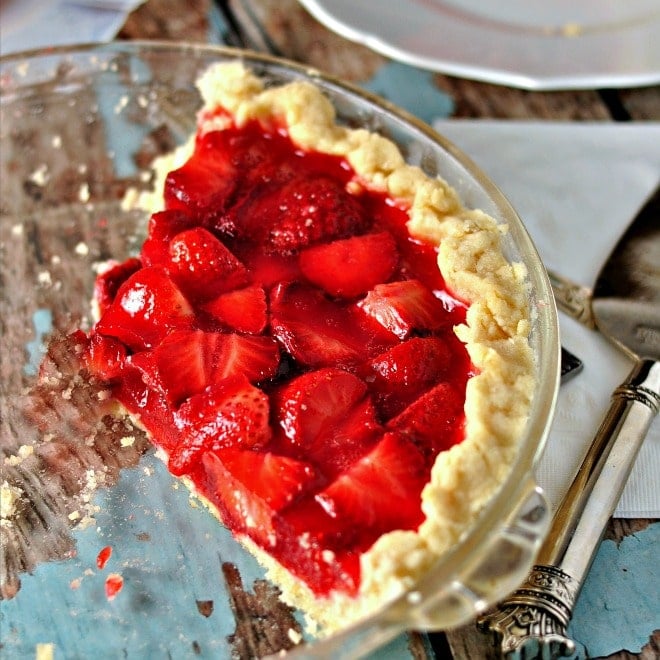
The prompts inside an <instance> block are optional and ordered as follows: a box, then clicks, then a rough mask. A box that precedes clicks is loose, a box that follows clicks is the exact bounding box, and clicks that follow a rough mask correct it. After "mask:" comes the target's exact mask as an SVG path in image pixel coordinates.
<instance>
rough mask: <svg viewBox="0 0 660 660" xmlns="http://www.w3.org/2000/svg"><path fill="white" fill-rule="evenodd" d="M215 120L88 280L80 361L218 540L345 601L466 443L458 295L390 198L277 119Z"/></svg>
mask: <svg viewBox="0 0 660 660" xmlns="http://www.w3.org/2000/svg"><path fill="white" fill-rule="evenodd" d="M218 118H219V119H221V120H222V124H223V126H222V128H221V130H210V131H208V132H206V133H203V134H202V133H200V134H199V135H198V136H197V137H196V140H195V147H194V152H193V154H192V156H191V157H190V158H189V159H188V160H187V162H185V164H184V165H183V166H181V167H179V168H178V169H174V170H172V171H171V172H170V173H169V174H168V175H167V177H166V180H165V187H164V210H162V211H159V212H156V213H153V215H152V216H151V218H150V220H149V226H148V234H147V238H146V240H145V242H144V245H143V246H142V249H141V252H140V254H139V256H138V257H134V258H130V259H128V260H127V261H124V262H123V263H119V264H114V265H111V266H110V267H109V268H108V270H106V271H105V272H104V273H102V274H101V275H99V277H98V279H97V284H96V290H95V303H96V304H97V306H98V313H99V319H98V322H97V323H96V325H95V327H94V329H93V330H92V332H91V333H90V335H89V337H88V340H87V346H88V349H87V352H86V366H87V368H88V370H89V371H90V372H91V373H92V374H93V375H94V376H95V377H97V378H99V379H101V380H103V381H106V382H107V383H108V386H109V387H110V388H111V391H112V394H113V396H114V397H115V398H116V400H117V401H119V402H120V403H121V404H122V405H123V407H124V408H125V409H126V410H128V412H129V413H130V414H131V415H133V416H134V417H135V418H136V419H137V420H138V421H139V423H140V424H141V425H142V426H143V427H144V428H145V429H146V430H147V432H148V433H149V435H150V437H151V440H152V442H153V443H154V445H156V446H157V447H158V448H159V449H160V450H162V452H163V453H164V455H165V456H166V457H167V461H168V467H169V469H170V471H171V472H172V473H173V474H174V475H176V476H180V477H183V478H184V479H186V480H187V481H188V482H189V483H191V484H192V486H193V488H194V490H195V491H196V492H197V493H199V494H200V495H201V496H202V497H203V498H204V499H206V500H207V501H208V502H209V503H210V504H211V505H212V506H213V507H214V508H215V509H217V512H218V514H219V516H220V517H221V519H222V521H223V522H224V523H225V524H226V525H227V526H228V527H229V528H230V529H231V530H232V531H233V533H234V534H235V535H237V536H238V537H245V536H247V537H249V538H250V539H251V540H252V541H253V542H254V543H255V544H256V545H257V546H259V547H260V548H261V549H262V550H264V551H265V552H266V553H267V554H268V555H270V556H272V557H273V558H275V559H276V560H277V561H278V562H279V563H280V564H281V565H282V566H283V567H284V568H286V569H287V570H288V571H290V572H291V573H292V574H293V575H295V576H296V577H297V578H299V579H300V580H302V581H303V582H304V583H305V584H306V585H307V586H308V587H309V589H310V590H311V591H312V592H313V593H314V594H315V595H316V596H317V597H324V596H326V595H328V594H330V593H331V592H341V593H344V594H346V595H349V596H351V595H354V594H356V593H357V592H358V590H359V586H360V556H361V555H362V554H363V553H365V552H366V551H367V550H368V549H369V548H370V547H371V546H372V545H373V544H374V542H375V541H376V540H377V539H378V538H379V537H381V536H382V535H383V534H386V533H388V532H390V531H393V530H416V529H417V528H418V527H419V526H420V524H421V523H422V521H423V520H424V514H423V512H422V508H421V493H422V490H423V488H424V487H425V485H426V484H427V483H428V482H429V480H430V474H431V468H432V466H433V464H434V462H435V460H436V457H437V456H438V454H439V453H440V452H443V451H445V450H447V449H449V448H450V447H452V446H453V445H455V444H457V443H460V442H461V441H462V440H463V438H464V404H465V393H466V384H467V382H468V379H469V378H470V377H471V376H472V375H474V373H475V371H476V370H475V368H474V367H473V365H472V363H471V360H470V358H469V357H468V354H467V351H466V349H465V347H464V345H463V343H461V342H460V341H459V339H457V337H456V336H455V334H454V330H453V328H454V326H456V325H457V324H462V323H464V322H465V315H466V310H467V305H465V304H464V303H462V302H461V301H460V300H458V299H457V298H456V297H454V296H453V295H452V293H451V292H450V291H448V290H447V287H446V286H445V283H444V282H443V278H442V276H441V273H440V271H439V269H438V265H437V257H438V255H437V249H436V246H434V245H431V244H430V243H425V242H423V241H420V240H417V239H414V238H412V237H411V236H410V234H409V232H408V229H407V227H406V223H407V222H408V220H409V216H408V212H407V206H406V204H405V203H403V202H401V201H397V200H396V199H393V198H392V197H391V196H388V195H387V194H385V193H383V192H381V191H378V190H375V189H374V186H370V185H369V184H367V183H366V182H365V181H363V180H361V179H360V177H359V176H358V175H357V174H356V173H355V171H354V170H353V168H352V167H351V166H350V165H349V163H348V162H347V160H346V159H344V158H342V157H339V156H334V155H328V154H324V153H320V152H317V151H314V150H309V149H302V148H300V147H299V146H296V144H294V142H293V141H292V140H291V139H290V137H289V135H288V132H287V129H286V127H285V126H284V125H283V123H280V124H274V123H273V122H269V123H264V122H260V121H257V120H250V121H248V122H247V123H245V124H242V125H241V126H238V125H237V123H236V122H234V121H233V120H232V118H231V116H230V115H229V113H227V112H225V111H222V110H220V111H218Z"/></svg>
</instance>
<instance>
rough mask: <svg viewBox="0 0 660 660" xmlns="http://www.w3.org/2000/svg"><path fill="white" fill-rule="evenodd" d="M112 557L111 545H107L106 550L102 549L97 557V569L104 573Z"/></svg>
mask: <svg viewBox="0 0 660 660" xmlns="http://www.w3.org/2000/svg"><path fill="white" fill-rule="evenodd" d="M111 556H112V548H111V547H110V546H109V545H106V546H105V548H102V549H101V550H100V551H99V554H98V555H97V556H96V568H98V569H99V570H100V571H102V570H103V569H104V568H105V565H106V564H107V563H108V559H110V557H111Z"/></svg>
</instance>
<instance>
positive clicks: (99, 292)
mask: <svg viewBox="0 0 660 660" xmlns="http://www.w3.org/2000/svg"><path fill="white" fill-rule="evenodd" d="M141 267H142V264H141V262H140V260H139V259H138V258H136V257H131V258H130V259H126V261H122V262H121V263H117V262H116V261H112V262H109V264H108V267H107V268H106V269H104V270H103V272H101V273H99V274H98V275H97V277H96V281H95V282H94V300H96V302H97V304H98V308H99V314H103V313H104V312H105V310H106V309H108V307H110V305H111V304H112V301H113V300H114V299H115V297H116V295H117V291H119V287H120V286H121V285H122V284H123V283H124V282H125V281H126V280H127V279H128V278H129V277H130V276H131V275H132V274H133V273H135V272H137V271H138V270H140V268H141Z"/></svg>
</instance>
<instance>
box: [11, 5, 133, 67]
mask: <svg viewBox="0 0 660 660" xmlns="http://www.w3.org/2000/svg"><path fill="white" fill-rule="evenodd" d="M142 2H144V0H4V1H3V2H2V9H1V11H0V53H2V54H3V55H6V54H8V53H13V52H17V51H21V50H28V49H32V48H41V47H44V46H62V45H67V44H77V43H85V42H97V41H108V40H110V39H112V38H113V37H114V36H115V35H116V34H117V32H118V31H119V29H120V28H121V26H122V25H123V24H124V22H125V21H126V17H127V16H128V14H129V13H130V12H131V11H132V10H133V9H135V8H136V7H138V6H139V5H141V4H142Z"/></svg>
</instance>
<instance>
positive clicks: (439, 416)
mask: <svg viewBox="0 0 660 660" xmlns="http://www.w3.org/2000/svg"><path fill="white" fill-rule="evenodd" d="M464 402H465V396H464V394H461V393H460V392H459V391H458V390H457V389H456V387H455V386H452V385H451V384H450V383H440V384H439V385H436V386H435V387H434V388H432V389H431V390H429V391H428V392H426V393H425V394H423V395H422V396H421V397H419V399H417V400H416V401H414V402H413V403H411V404H410V405H409V406H408V407H407V408H406V409H405V410H404V411H403V412H402V413H401V414H399V415H397V416H396V417H394V418H393V419H391V420H390V421H389V422H388V423H387V427H388V428H389V429H392V430H395V431H398V432H399V433H403V434H405V435H407V436H408V437H409V438H410V439H411V440H413V441H414V442H415V444H416V445H417V446H418V447H420V449H421V450H422V451H423V453H424V455H425V456H427V459H428V461H429V464H432V463H433V461H434V460H435V457H436V456H437V455H438V453H439V452H441V451H445V450H446V449H449V448H450V447H452V446H453V445H455V444H457V443H459V442H460V441H461V440H462V439H463V421H464V419H465V413H464V411H463V406H464Z"/></svg>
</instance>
